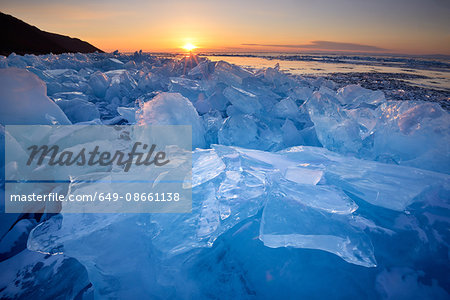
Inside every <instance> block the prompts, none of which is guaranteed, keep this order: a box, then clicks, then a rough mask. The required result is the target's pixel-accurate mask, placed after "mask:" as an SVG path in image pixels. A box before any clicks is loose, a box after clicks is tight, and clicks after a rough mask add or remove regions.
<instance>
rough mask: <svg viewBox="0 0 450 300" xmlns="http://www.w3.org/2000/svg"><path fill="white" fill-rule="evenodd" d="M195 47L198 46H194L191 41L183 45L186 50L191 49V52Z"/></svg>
mask: <svg viewBox="0 0 450 300" xmlns="http://www.w3.org/2000/svg"><path fill="white" fill-rule="evenodd" d="M195 48H197V46H194V45H192V44H191V43H187V44H186V45H184V46H183V49H184V50H186V51H189V52H191V51H192V50H194V49H195Z"/></svg>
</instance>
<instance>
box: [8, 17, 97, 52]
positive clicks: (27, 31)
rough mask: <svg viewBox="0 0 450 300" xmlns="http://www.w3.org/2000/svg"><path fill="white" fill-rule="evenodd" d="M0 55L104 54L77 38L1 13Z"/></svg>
mask: <svg viewBox="0 0 450 300" xmlns="http://www.w3.org/2000/svg"><path fill="white" fill-rule="evenodd" d="M0 28H1V29H0V55H6V56H7V55H9V54H11V53H13V52H15V53H16V54H20V55H23V54H36V55H38V54H48V53H53V54H61V53H68V52H81V53H90V52H95V51H98V52H103V51H102V50H100V49H98V48H96V47H94V46H92V45H91V44H89V43H87V42H84V41H82V40H80V39H77V38H71V37H68V36H65V35H61V34H56V33H50V32H46V31H42V30H40V29H39V28H37V27H35V26H31V25H29V24H27V23H25V22H23V21H21V20H19V19H17V18H15V17H13V16H10V15H7V14H4V13H2V12H0Z"/></svg>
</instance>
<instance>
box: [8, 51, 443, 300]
mask: <svg viewBox="0 0 450 300" xmlns="http://www.w3.org/2000/svg"><path fill="white" fill-rule="evenodd" d="M0 65H1V67H2V69H0V103H1V104H2V109H3V110H2V111H1V112H0V123H1V124H2V125H7V124H22V123H23V124H70V123H73V124H150V125H164V124H174V125H177V124H183V125H192V133H193V147H194V149H193V171H192V174H193V177H192V187H193V204H192V213H191V214H84V215H79V214H58V215H44V216H43V217H41V216H17V215H7V214H2V215H1V216H2V219H1V230H2V232H1V236H0V238H1V240H0V250H1V253H0V255H1V260H2V261H1V262H0V268H1V269H2V270H8V271H5V272H4V274H3V275H2V276H3V278H4V280H2V285H1V286H0V295H1V296H2V297H10V298H14V297H25V296H30V295H33V296H40V295H39V294H36V293H35V294H33V293H32V292H31V291H32V290H38V289H39V288H42V287H45V284H44V283H43V281H44V282H45V280H46V278H51V277H53V276H55V275H53V274H57V275H58V276H61V277H62V278H65V280H62V283H60V287H61V286H64V285H66V286H67V287H70V288H71V289H67V290H66V291H64V292H62V291H61V290H63V289H59V290H58V292H59V293H64V294H63V296H65V297H67V298H74V297H75V296H77V295H78V296H80V297H87V296H89V295H90V294H91V293H93V294H94V296H96V297H98V298H143V297H146V298H148V297H156V298H171V297H177V298H203V297H207V298H230V297H239V298H253V297H255V298H261V297H263V298H264V297H268V298H273V297H277V296H278V297H279V296H280V293H281V294H282V296H285V297H287V298H293V297H301V296H304V297H307V296H311V294H312V293H315V294H317V295H320V296H321V297H336V295H338V296H339V297H342V298H348V297H373V295H374V294H376V295H377V296H378V297H382V298H390V297H396V296H398V295H399V294H398V293H400V296H408V295H409V296H411V295H412V296H415V297H421V298H424V297H425V298H431V297H433V298H446V297H448V293H449V288H448V287H449V286H450V282H449V279H448V276H446V274H448V272H449V271H450V267H449V266H450V263H449V257H448V250H449V242H450V241H449V235H448V226H449V217H448V216H449V194H450V193H449V189H450V187H449V185H450V176H449V175H448V174H449V173H450V157H449V156H450V151H449V149H448V147H449V145H450V137H449V132H450V117H449V114H448V112H447V111H445V110H443V109H442V108H441V107H440V106H439V105H437V104H435V103H430V102H414V101H407V100H405V101H390V100H389V99H386V98H385V96H384V94H383V92H381V91H372V90H367V89H364V88H361V87H360V86H356V85H349V86H346V87H344V88H341V89H339V90H336V89H334V84H333V82H330V81H323V80H316V79H311V78H306V77H305V78H304V77H299V76H297V77H293V76H289V75H287V74H285V73H283V72H281V71H280V70H279V68H278V67H275V68H267V69H263V70H247V69H244V68H242V67H239V66H236V65H231V64H229V63H227V62H224V61H220V62H211V61H209V60H206V59H203V58H200V57H196V56H190V57H189V56H188V57H184V58H182V59H171V58H161V57H155V56H151V55H147V54H143V53H141V52H139V53H138V52H137V53H135V54H133V55H121V54H118V53H114V54H89V55H84V54H63V55H58V56H55V55H47V56H33V55H26V56H17V55H11V56H9V57H7V58H5V57H3V58H1V64H0ZM25 69H26V70H25ZM33 73H34V74H33ZM18 87H24V89H19V88H18ZM45 87H47V90H46V92H45ZM45 93H46V94H45ZM30 134H40V135H42V138H43V139H46V140H52V139H61V137H52V136H46V134H47V133H45V132H39V133H36V132H34V133H30ZM11 138H12V137H10V136H8V135H5V134H4V129H3V126H2V139H3V140H4V139H11ZM13 142H14V141H13ZM75 142H76V141H74V140H73V139H72V140H67V143H68V146H70V145H71V143H75ZM89 142H90V141H89ZM16 144H17V151H18V153H19V152H20V151H23V149H21V146H20V141H16ZM1 159H2V160H3V159H4V155H1ZM0 165H1V166H2V167H6V168H13V166H5V165H4V162H3V161H2V163H1V164H0ZM8 170H9V171H14V169H8ZM40 171H44V172H45V170H40ZM2 187H4V181H3V182H2ZM77 188H80V187H79V186H77V185H73V186H72V187H71V188H70V189H69V190H70V191H71V192H76V189H77ZM83 188H86V186H84V187H83ZM90 188H91V189H95V187H94V186H92V187H90ZM87 189H89V187H87ZM2 197H3V193H2ZM3 203H4V201H3V199H2V205H3ZM19 219H21V220H20V221H17V220H19ZM30 231H31V233H30ZM27 236H28V240H27V241H26V237H27ZM30 250H31V251H30ZM32 251H35V252H39V253H49V254H53V255H52V256H44V255H42V254H37V253H35V252H32ZM61 253H63V254H61ZM41 255H42V256H41ZM58 257H60V258H58ZM69 257H70V259H69ZM80 263H81V264H80ZM30 270H35V272H34V273H30ZM86 271H87V273H86ZM29 273H30V274H34V275H27V274H29ZM74 273H75V274H79V275H80V276H79V279H78V280H77V281H74V280H72V279H71V277H70V276H71V275H73V274H74ZM12 274H16V275H12ZM86 274H87V276H86ZM30 276H31V279H30ZM46 276H47V277H46ZM87 277H88V278H87ZM13 278H14V279H15V282H16V283H14V288H12V286H10V282H11V281H12V280H13ZM30 282H32V285H31V286H32V287H36V288H35V289H34V288H33V289H30V288H29V287H30ZM89 282H90V283H89ZM392 282H395V284H393V283H392ZM402 293H403V294H402Z"/></svg>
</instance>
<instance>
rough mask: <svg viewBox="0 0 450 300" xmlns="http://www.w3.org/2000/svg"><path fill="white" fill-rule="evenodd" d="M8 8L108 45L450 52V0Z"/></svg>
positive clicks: (17, 1)
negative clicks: (188, 44) (190, 44)
mask: <svg viewBox="0 0 450 300" xmlns="http://www.w3.org/2000/svg"><path fill="white" fill-rule="evenodd" d="M0 10H1V11H2V12H4V13H7V14H11V15H13V16H15V17H17V18H19V19H21V20H23V21H25V22H27V23H29V24H31V25H34V26H37V27H38V28H40V29H42V30H45V31H50V32H55V33H60V34H64V35H69V36H72V37H78V38H80V39H82V40H85V41H88V42H90V43H91V44H93V45H94V46H96V47H98V48H100V49H102V50H104V51H114V50H116V49H117V50H119V51H123V52H127V51H135V50H140V49H142V50H143V51H153V52H173V51H175V52H177V51H181V49H180V47H182V46H183V45H184V44H186V43H192V44H193V45H195V46H197V47H199V49H197V51H208V50H209V51H229V52H232V51H233V52H234V51H239V52H259V51H261V52H263V51H283V52H317V51H332V52H335V51H345V52H378V53H404V54H446V55H450V0H271V1H267V0H207V1H206V0H193V1H175V0H160V1H142V0H108V1H106V0H97V1H95V0H90V1H87V0H76V1H74V0H42V1H39V0H9V1H5V0H0Z"/></svg>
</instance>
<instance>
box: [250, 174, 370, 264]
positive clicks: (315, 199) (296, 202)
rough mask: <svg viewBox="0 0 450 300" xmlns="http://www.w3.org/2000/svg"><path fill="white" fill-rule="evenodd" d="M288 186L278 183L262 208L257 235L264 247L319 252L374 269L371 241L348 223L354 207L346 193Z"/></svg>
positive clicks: (323, 188)
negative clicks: (304, 249) (293, 248)
mask: <svg viewBox="0 0 450 300" xmlns="http://www.w3.org/2000/svg"><path fill="white" fill-rule="evenodd" d="M289 186H290V185H289V184H288V185H286V184H284V183H281V184H280V185H279V186H278V187H277V189H275V190H274V191H273V192H272V194H271V195H270V196H269V198H268V200H267V203H266V206H265V207H264V212H263V217H262V220H261V227H260V236H259V238H260V239H261V241H263V242H264V245H266V246H268V247H271V248H278V247H295V248H307V249H319V250H324V251H327V252H330V253H333V254H336V255H338V256H340V257H341V258H342V259H344V260H345V261H347V262H350V263H353V264H357V265H361V266H365V267H375V266H376V261H375V257H374V253H373V246H372V243H371V241H370V239H369V238H368V236H367V235H366V234H365V233H364V232H363V231H362V230H360V229H357V228H354V227H352V226H351V225H350V224H349V221H350V220H351V215H348V214H349V213H351V212H352V211H354V210H355V209H356V205H355V204H354V203H352V201H351V200H349V198H348V197H346V196H345V194H343V193H342V192H339V191H338V190H335V189H332V188H331V189H330V188H325V187H320V186H307V187H306V189H305V190H303V191H302V189H300V188H299V189H297V190H292V189H289V188H288V187H289ZM338 212H340V213H338Z"/></svg>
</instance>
